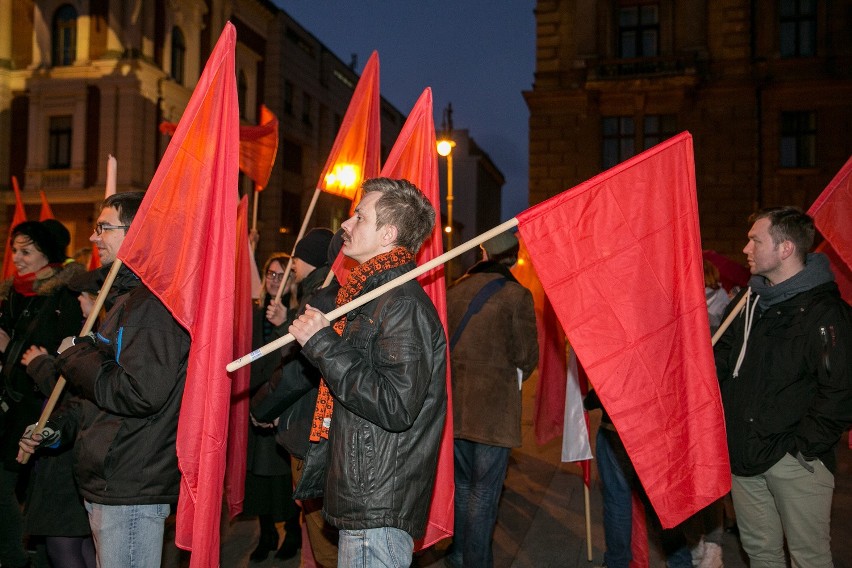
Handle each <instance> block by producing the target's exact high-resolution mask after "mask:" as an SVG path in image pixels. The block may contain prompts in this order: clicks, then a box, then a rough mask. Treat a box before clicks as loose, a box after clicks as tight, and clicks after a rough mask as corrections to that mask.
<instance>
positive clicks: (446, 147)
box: [436, 139, 456, 250]
mask: <svg viewBox="0 0 852 568" xmlns="http://www.w3.org/2000/svg"><path fill="white" fill-rule="evenodd" d="M436 146H437V149H438V154H440V155H442V156H444V157H445V158H447V226H446V227H444V232H445V233H447V250H450V249H451V248H453V148H455V146H456V143H455V142H453V141H452V140H449V139H443V140H438V143H437V144H436Z"/></svg>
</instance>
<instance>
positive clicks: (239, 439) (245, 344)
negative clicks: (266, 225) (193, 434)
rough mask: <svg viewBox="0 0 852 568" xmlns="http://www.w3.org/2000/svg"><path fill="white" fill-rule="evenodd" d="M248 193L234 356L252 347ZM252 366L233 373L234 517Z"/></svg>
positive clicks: (240, 223)
mask: <svg viewBox="0 0 852 568" xmlns="http://www.w3.org/2000/svg"><path fill="white" fill-rule="evenodd" d="M248 230H249V229H248V196H247V195H244V196H243V198H242V199H241V200H240V205H239V207H238V208H237V241H236V247H237V249H236V255H237V259H236V290H235V292H234V358H236V357H240V356H241V355H242V354H243V353H248V352H249V351H251V334H252V319H251V305H252V289H251V288H252V284H251V266H250V264H251V262H252V261H253V260H252V259H253V258H254V257H253V255H252V254H251V246H250V245H249V240H248ZM250 371H251V369H250V367H248V366H246V367H242V368H241V369H237V370H236V371H234V372H233V373H232V375H231V378H232V380H233V386H232V388H231V411H230V419H229V420H228V457H227V463H226V466H225V493H226V494H227V495H228V512H229V514H230V517H231V518H234V517H235V516H236V515H238V514H239V513H240V512H241V511H242V510H243V498H244V496H245V485H246V451H247V449H248V421H249V418H248V413H249V381H250Z"/></svg>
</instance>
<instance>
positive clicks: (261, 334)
mask: <svg viewBox="0 0 852 568" xmlns="http://www.w3.org/2000/svg"><path fill="white" fill-rule="evenodd" d="M289 258H290V257H289V256H288V255H286V254H284V253H275V254H273V255H272V256H270V257H269V259H268V260H267V261H266V264H265V265H264V267H263V272H262V273H261V278H263V279H264V281H263V288H262V290H261V293H260V297H259V298H258V302H257V304H256V305H255V307H254V312H253V326H252V349H256V348H258V347H260V346H261V345H265V344H267V343H269V342H270V341H274V340H275V339H277V338H279V337H281V336H283V335H285V334H286V333H287V326H288V325H289V323H290V321H289V320H290V317H289V316H290V309H288V308H287V306H289V305H290V299H291V298H294V297H295V295H296V294H295V290H292V289H289V288H285V289H284V292H283V294H282V295H281V305H283V306H279V305H278V304H276V305H274V306H272V308H271V309H270V305H271V301H272V300H273V299H274V298H275V295H276V294H277V293H278V289H279V288H280V287H281V286H285V284H284V282H283V281H282V280H283V277H284V268H285V267H286V266H287V261H288V259H289ZM289 282H292V278H291V279H289ZM289 282H288V284H289ZM276 308H277V309H276ZM270 315H272V317H271V318H270V317H269V316H270ZM271 320H272V321H271ZM280 364H281V357H280V356H276V355H274V354H273V355H270V356H267V357H263V358H262V359H259V360H258V361H257V362H255V364H253V365H252V369H251V394H252V395H254V393H255V392H256V391H257V389H259V388H260V387H261V386H262V385H264V384H265V383H266V382H267V381H268V380H269V378H270V376H271V375H272V374H273V373H275V372H276V370H277V369H278V367H279V366H280ZM243 515H245V516H251V515H257V517H258V523H259V525H260V537H259V538H258V543H257V547H256V548H255V549H254V551H253V552H252V553H251V555H250V558H251V560H252V561H253V562H263V561H264V560H265V559H266V557H267V556H268V555H269V553H270V552H275V551H276V550H278V529H277V528H276V526H275V523H277V522H281V521H286V527H288V528H289V529H290V530H289V531H287V535H286V537H285V541H284V544H282V546H281V551H280V554H281V556H282V557H284V558H289V557H291V556H294V555H295V553H296V550H298V548H299V546H300V545H301V532H298V531H299V510H298V509H297V508H296V505H295V503H294V502H293V491H292V477H291V475H290V459H289V456H288V455H287V452H286V451H285V450H284V448H282V447H281V446H279V445H278V444H277V443H276V442H275V431H274V430H273V429H271V428H261V427H258V426H257V425H251V426H250V427H249V436H248V455H247V457H246V493H245V501H244V503H243ZM296 534H298V539H299V540H298V545H299V546H297V545H296V543H295V542H294V540H293V539H294V538H296ZM288 539H289V540H288Z"/></svg>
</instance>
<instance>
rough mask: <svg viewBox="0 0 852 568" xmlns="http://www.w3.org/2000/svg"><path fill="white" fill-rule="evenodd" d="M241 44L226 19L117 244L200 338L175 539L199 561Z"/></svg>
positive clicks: (212, 467) (221, 358)
mask: <svg viewBox="0 0 852 568" xmlns="http://www.w3.org/2000/svg"><path fill="white" fill-rule="evenodd" d="M235 45H236V31H235V30H234V26H233V25H232V24H230V23H227V24H226V25H225V29H224V30H223V32H222V35H221V36H220V38H219V41H218V42H217V44H216V47H215V48H214V50H213V52H212V53H211V54H210V59H209V60H208V61H207V65H206V66H205V68H204V72H203V74H202V75H201V78H200V79H199V81H198V84H197V86H196V87H195V91H194V92H193V94H192V97H191V98H190V100H189V103H188V105H187V107H186V110H185V111H184V114H183V117H182V118H181V121H180V123H179V124H178V126H177V130H176V131H175V135H174V138H173V139H172V141H171V144H169V147H168V148H167V149H166V153H165V155H164V156H163V159H162V161H161V162H160V165H159V167H158V168H157V172H156V173H155V174H154V178H153V180H152V181H151V184H150V185H149V187H148V191H147V193H146V195H145V198H144V200H143V201H142V205H141V206H140V208H139V212H138V213H137V216H136V219H135V220H134V222H133V224H132V225H131V227H130V229H129V230H128V233H127V237H125V239H124V243H123V244H122V246H121V249H119V251H118V257H119V258H120V259H121V260H122V261H124V263H125V264H127V266H128V267H129V268H130V269H131V270H133V271H134V272H135V273H136V274H137V275H139V277H140V278H141V279H142V282H144V283H145V285H146V286H148V288H150V289H151V291H152V292H153V293H154V294H156V295H157V297H158V298H159V299H160V300H161V301H162V302H163V304H164V305H165V306H166V307H167V308H168V309H169V311H170V312H171V313H172V315H173V316H174V318H175V320H177V321H178V322H179V323H180V324H181V325H183V326H184V327H185V328H186V329H187V330H188V331H189V333H190V336H191V338H192V345H191V347H190V352H189V363H188V367H187V374H186V387H185V390H184V395H183V399H182V403H181V412H180V418H179V421H178V428H177V456H178V465H179V466H180V470H181V473H182V478H181V491H180V497H179V500H178V510H177V531H176V536H175V544H177V545H178V546H179V547H180V548H184V549H190V550H192V551H193V553H192V557H191V560H190V565H191V566H192V567H193V568H195V567H202V566H203V567H215V566H217V565H218V562H219V519H220V517H221V512H222V485H223V478H224V473H225V448H226V444H227V433H228V408H229V406H230V400H231V379H230V378H229V377H228V375H227V373H226V372H225V365H227V363H228V362H229V359H230V357H231V355H232V353H233V350H234V344H233V326H234V321H235V320H234V294H235V277H234V267H235V263H236V253H235V237H234V236H235V234H236V233H235V231H236V211H237V192H236V187H237V177H238V167H237V164H238V160H239V111H238V106H237V88H236V81H235V72H234V67H235V65H234V50H235Z"/></svg>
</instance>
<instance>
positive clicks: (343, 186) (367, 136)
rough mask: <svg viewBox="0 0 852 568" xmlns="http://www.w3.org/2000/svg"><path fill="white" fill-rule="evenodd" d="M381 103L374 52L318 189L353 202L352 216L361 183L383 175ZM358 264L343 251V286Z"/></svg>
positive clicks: (338, 267)
mask: <svg viewBox="0 0 852 568" xmlns="http://www.w3.org/2000/svg"><path fill="white" fill-rule="evenodd" d="M379 102H380V96H379V54H378V52H376V51H374V52H373V54H372V55H371V56H370V59H369V60H368V61H367V65H365V66H364V72H363V73H362V74H361V78H360V79H359V80H358V85H357V86H356V87H355V92H353V93H352V99H351V100H350V101H349V108H347V109H346V114H345V115H344V116H343V122H342V123H341V125H340V130H339V131H338V132H337V137H336V138H335V139H334V145H333V146H332V147H331V152H330V153H329V155H328V159H327V160H326V163H325V167H324V168H323V170H322V173H321V174H320V178H319V181H318V182H317V188H318V189H321V190H322V191H325V192H326V193H331V194H334V195H341V196H343V197H345V198H347V199H351V200H352V206H351V208H350V214H351V213H352V211H354V210H355V206H356V205H357V204H358V202H359V201H360V200H361V183H362V182H363V181H364V180H365V179H370V178H373V177H376V176H377V175H379V170H380V163H381V143H382V140H381V120H380V115H379ZM418 187H419V186H418ZM356 264H357V263H355V262H354V261H353V260H352V259H350V258H348V257H347V256H345V255H344V254H343V252H341V253H339V254H338V255H337V258H336V259H335V260H334V262H333V263H332V266H331V270H332V271H333V272H334V276H335V277H336V278H337V281H338V282H340V284H341V285H343V284H345V283H346V280H347V278H348V277H349V271H350V270H352V268H354V267H355V265H356Z"/></svg>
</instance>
